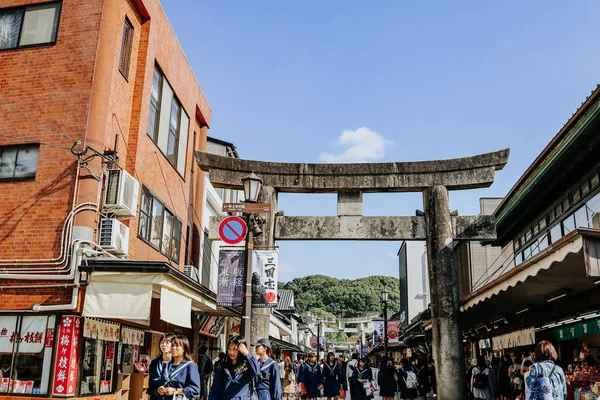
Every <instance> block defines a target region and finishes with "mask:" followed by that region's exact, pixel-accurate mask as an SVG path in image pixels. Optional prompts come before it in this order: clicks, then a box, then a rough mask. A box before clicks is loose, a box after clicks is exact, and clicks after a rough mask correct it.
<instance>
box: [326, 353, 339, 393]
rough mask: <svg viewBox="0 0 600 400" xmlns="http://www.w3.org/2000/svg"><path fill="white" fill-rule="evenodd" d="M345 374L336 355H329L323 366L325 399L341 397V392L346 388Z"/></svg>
mask: <svg viewBox="0 0 600 400" xmlns="http://www.w3.org/2000/svg"><path fill="white" fill-rule="evenodd" d="M343 382H344V373H343V372H342V366H341V364H340V363H338V362H337V359H336V358H335V354H333V353H331V352H330V353H329V354H327V361H326V362H325V364H324V365H323V383H324V385H323V386H324V387H325V397H327V398H328V399H329V400H331V399H333V398H335V399H337V398H338V397H339V396H340V390H341V389H342V388H343V387H344V385H343Z"/></svg>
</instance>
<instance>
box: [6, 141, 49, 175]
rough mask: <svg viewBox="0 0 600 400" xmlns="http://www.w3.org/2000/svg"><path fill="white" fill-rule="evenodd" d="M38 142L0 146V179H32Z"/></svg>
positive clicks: (38, 146)
mask: <svg viewBox="0 0 600 400" xmlns="http://www.w3.org/2000/svg"><path fill="white" fill-rule="evenodd" d="M39 150H40V145H39V144H28V145H19V146H3V147H0V180H16V179H33V178H35V172H36V170H37V161H38V154H39Z"/></svg>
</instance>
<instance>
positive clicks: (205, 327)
mask: <svg viewBox="0 0 600 400" xmlns="http://www.w3.org/2000/svg"><path fill="white" fill-rule="evenodd" d="M226 321H227V317H217V316H214V315H205V316H203V317H201V319H200V324H199V325H200V334H201V335H205V336H210V337H212V338H216V337H219V335H220V334H221V330H222V329H223V327H224V326H225V322H226Z"/></svg>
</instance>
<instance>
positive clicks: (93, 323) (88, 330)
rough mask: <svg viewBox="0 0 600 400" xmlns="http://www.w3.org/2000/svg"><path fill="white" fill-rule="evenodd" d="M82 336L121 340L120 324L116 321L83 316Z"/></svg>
mask: <svg viewBox="0 0 600 400" xmlns="http://www.w3.org/2000/svg"><path fill="white" fill-rule="evenodd" d="M83 336H85V337H86V338H90V339H99V340H106V341H109V342H118V341H119V340H121V325H120V324H118V323H116V322H109V321H102V320H99V319H95V318H85V321H84V326H83Z"/></svg>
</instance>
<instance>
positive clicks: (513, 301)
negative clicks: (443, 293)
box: [461, 229, 600, 328]
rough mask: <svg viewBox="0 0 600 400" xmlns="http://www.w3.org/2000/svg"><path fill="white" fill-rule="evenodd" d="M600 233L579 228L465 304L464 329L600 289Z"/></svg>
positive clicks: (471, 297) (477, 293)
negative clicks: (599, 277) (599, 279)
mask: <svg viewBox="0 0 600 400" xmlns="http://www.w3.org/2000/svg"><path fill="white" fill-rule="evenodd" d="M599 234H600V231H599V230H594V229H577V230H576V231H573V232H571V233H570V234H569V235H567V236H565V237H564V238H562V239H561V240H559V241H558V242H556V243H554V244H553V245H552V246H550V247H548V248H547V249H546V250H544V251H543V252H541V253H539V254H538V255H536V256H535V257H533V258H531V259H529V260H527V261H526V262H524V263H522V264H521V265H519V266H517V267H516V268H514V269H513V270H511V271H509V272H507V273H505V274H504V275H502V276H500V277H499V278H497V279H495V280H494V281H493V282H490V283H489V284H487V285H486V286H484V287H483V288H481V289H480V290H478V291H476V292H474V293H472V294H471V295H470V296H468V297H467V298H465V299H463V300H462V302H461V311H462V315H461V319H462V320H463V322H464V324H463V328H464V327H465V326H469V325H471V326H472V325H473V324H476V323H482V322H486V321H490V320H493V318H496V317H501V316H504V315H514V314H515V313H517V312H518V311H520V310H524V309H526V308H528V307H535V306H544V307H545V305H546V304H548V303H549V300H551V299H553V298H554V297H556V296H557V294H561V293H564V295H563V297H564V296H567V295H568V296H569V297H571V296H574V295H578V294H581V293H584V292H586V291H588V290H591V289H594V288H595V287H597V285H595V280H597V271H596V270H594V268H595V265H598V260H597V257H598V256H597V255H596V254H597V252H596V250H595V249H596V248H597V247H598V237H599Z"/></svg>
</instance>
